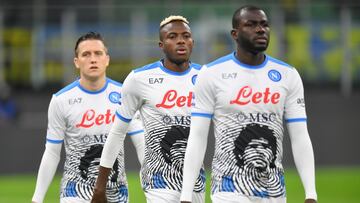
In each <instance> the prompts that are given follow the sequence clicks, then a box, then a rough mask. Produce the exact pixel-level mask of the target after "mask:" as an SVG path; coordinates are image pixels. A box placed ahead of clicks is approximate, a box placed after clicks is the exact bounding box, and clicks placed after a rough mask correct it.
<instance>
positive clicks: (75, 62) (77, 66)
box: [74, 57, 80, 69]
mask: <svg viewBox="0 0 360 203" xmlns="http://www.w3.org/2000/svg"><path fill="white" fill-rule="evenodd" d="M74 65H75V67H76V68H77V69H79V68H80V67H79V59H78V57H74Z"/></svg>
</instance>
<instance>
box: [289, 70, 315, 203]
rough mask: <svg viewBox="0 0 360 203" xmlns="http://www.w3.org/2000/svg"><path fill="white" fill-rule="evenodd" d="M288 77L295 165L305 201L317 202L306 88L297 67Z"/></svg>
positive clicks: (290, 123) (290, 133) (291, 136)
mask: <svg viewBox="0 0 360 203" xmlns="http://www.w3.org/2000/svg"><path fill="white" fill-rule="evenodd" d="M290 71H292V72H291V75H289V77H288V82H289V83H288V84H289V95H288V97H287V99H286V104H285V118H287V119H286V123H287V128H288V132H289V136H290V140H291V148H292V152H293V156H294V161H295V165H296V168H297V171H298V173H299V176H300V179H301V181H302V183H303V186H304V190H305V203H313V202H316V201H315V200H316V199H317V194H316V188H315V163H314V152H313V148H312V144H311V141H310V136H309V133H308V129H307V123H306V111H305V100H304V88H303V84H302V80H301V77H300V75H299V73H298V72H297V71H296V69H295V68H293V69H291V70H290Z"/></svg>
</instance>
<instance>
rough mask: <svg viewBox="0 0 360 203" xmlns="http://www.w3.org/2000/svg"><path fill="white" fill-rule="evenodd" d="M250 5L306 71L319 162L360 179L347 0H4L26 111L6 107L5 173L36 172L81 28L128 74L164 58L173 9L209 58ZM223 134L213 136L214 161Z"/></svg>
mask: <svg viewBox="0 0 360 203" xmlns="http://www.w3.org/2000/svg"><path fill="white" fill-rule="evenodd" d="M244 4H255V5H258V6H260V7H262V8H264V9H265V10H266V11H267V13H268V15H269V17H270V20H271V28H272V34H271V41H270V47H269V50H268V52H267V53H268V54H269V55H272V56H274V57H277V58H279V59H282V60H284V61H286V62H287V63H289V64H291V65H293V66H295V67H296V68H297V69H298V71H299V72H300V74H301V75H302V78H303V81H304V86H305V93H306V94H305V99H306V102H307V113H308V121H309V122H308V126H309V132H310V136H311V138H312V142H313V147H314V152H315V159H316V167H317V168H318V169H332V168H351V169H352V170H353V171H356V173H357V174H358V175H357V176H355V177H356V178H353V179H350V181H352V182H353V183H355V184H357V187H358V186H359V184H360V178H359V176H360V158H359V154H360V149H359V143H360V119H359V115H360V107H359V104H360V12H359V9H360V1H352V2H351V3H350V1H344V0H343V1H336V0H328V1H326V0H317V1H316V2H315V1H311V0H279V1H275V0H274V1H271V0H267V1H259V0H258V1H250V0H249V1H245V0H222V1H221V2H220V1H216V0H197V1H186V0H172V1H166V0H147V1H145V0H143V1H134V0H122V1H117V0H101V1H100V0H94V1H89V0H76V1H72V0H62V1H56V0H1V1H0V99H1V100H0V101H1V104H2V103H4V102H3V101H5V100H8V101H13V102H14V104H15V105H16V111H17V113H16V114H15V116H12V115H13V114H11V111H10V113H9V111H8V114H6V113H5V111H4V110H0V138H1V141H0V163H1V164H0V179H2V178H4V177H5V176H8V175H21V174H30V175H33V176H34V177H35V175H36V172H37V169H38V165H39V163H40V159H41V155H42V153H43V150H44V143H45V133H46V123H47V107H48V103H49V101H50V99H51V94H52V93H54V92H56V91H57V90H59V89H60V88H61V87H62V86H64V85H66V84H68V83H70V82H71V81H73V80H74V79H75V78H76V77H77V73H76V71H75V68H74V66H73V63H72V61H73V55H74V52H73V48H74V44H75V41H76V39H77V38H78V37H79V36H80V35H81V34H83V33H85V32H88V31H98V32H101V33H102V34H103V35H104V37H105V39H106V41H107V44H108V47H109V50H110V56H111V65H110V68H109V69H108V76H109V77H111V78H113V79H115V80H118V81H121V82H122V81H123V80H124V78H125V77H126V75H127V74H128V73H129V72H130V71H131V69H133V68H136V67H139V66H141V65H144V64H146V63H148V62H151V61H155V60H158V59H159V58H160V57H162V53H161V51H160V49H159V48H158V46H157V42H158V25H159V22H160V21H161V20H162V19H163V18H164V17H166V16H168V15H170V14H180V15H183V16H185V17H187V18H188V20H189V21H190V24H191V28H192V31H193V38H194V39H195V48H194V50H193V54H192V61H194V62H197V63H200V64H203V63H207V62H210V61H211V60H213V59H215V58H217V57H219V56H222V55H225V54H227V53H229V52H231V51H232V50H233V49H234V48H235V44H234V43H233V41H232V39H231V36H230V29H231V17H232V14H233V12H234V11H235V9H236V8H238V7H240V6H241V5H244ZM213 141H214V140H213V137H212V136H210V142H209V147H208V153H207V155H206V162H205V165H206V167H207V168H209V167H210V159H211V156H212V149H213V146H212V145H213ZM126 145H127V146H126V167H127V169H128V170H129V171H134V172H135V173H136V172H137V171H138V170H139V166H138V164H137V162H136V156H135V150H134V149H133V147H132V146H130V145H131V144H130V142H128V141H126ZM284 150H285V152H284V153H285V155H284V156H285V160H284V165H285V167H286V168H294V163H293V160H292V155H291V148H290V143H289V140H288V137H286V138H285V143H284ZM354 169H355V170H354ZM59 172H61V168H59ZM329 178H331V177H329ZM349 184H350V183H349ZM358 188H359V187H358ZM325 192H326V191H325ZM30 194H31V192H30ZM325 194H326V193H325ZM329 194H330V191H329ZM354 195H355V196H356V195H357V196H359V195H358V194H354ZM29 198H30V197H29ZM358 200H359V201H358V202H360V196H359V199H358ZM345 202H346V201H345Z"/></svg>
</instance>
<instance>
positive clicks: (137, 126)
mask: <svg viewBox="0 0 360 203" xmlns="http://www.w3.org/2000/svg"><path fill="white" fill-rule="evenodd" d="M127 135H128V136H129V137H130V138H131V141H132V143H133V145H134V147H135V149H136V154H137V157H138V160H139V163H140V165H142V164H143V160H144V155H145V154H144V153H145V152H144V149H145V137H144V125H143V122H142V120H141V118H140V114H139V112H138V111H137V113H136V114H135V115H134V117H133V119H132V120H131V122H130V125H129V128H128V133H127Z"/></svg>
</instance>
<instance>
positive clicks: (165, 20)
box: [160, 15, 189, 28]
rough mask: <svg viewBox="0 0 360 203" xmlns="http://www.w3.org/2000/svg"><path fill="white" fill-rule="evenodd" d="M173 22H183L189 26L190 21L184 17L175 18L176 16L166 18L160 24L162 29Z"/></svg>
mask: <svg viewBox="0 0 360 203" xmlns="http://www.w3.org/2000/svg"><path fill="white" fill-rule="evenodd" d="M173 21H181V22H184V23H186V24H189V21H188V20H187V19H186V18H185V17H183V16H174V15H171V16H169V17H167V18H165V19H164V20H162V21H161V23H160V28H161V27H163V26H164V25H166V24H168V23H171V22H173Z"/></svg>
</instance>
